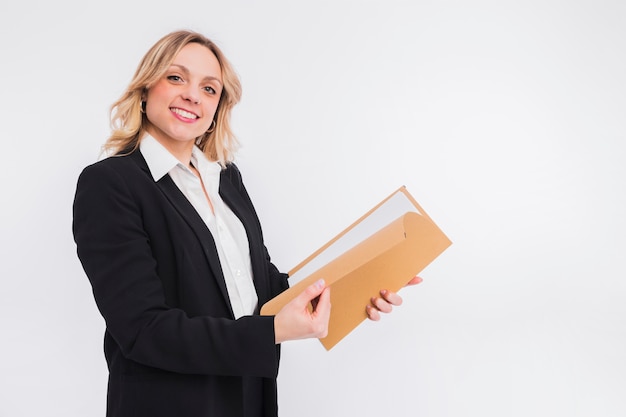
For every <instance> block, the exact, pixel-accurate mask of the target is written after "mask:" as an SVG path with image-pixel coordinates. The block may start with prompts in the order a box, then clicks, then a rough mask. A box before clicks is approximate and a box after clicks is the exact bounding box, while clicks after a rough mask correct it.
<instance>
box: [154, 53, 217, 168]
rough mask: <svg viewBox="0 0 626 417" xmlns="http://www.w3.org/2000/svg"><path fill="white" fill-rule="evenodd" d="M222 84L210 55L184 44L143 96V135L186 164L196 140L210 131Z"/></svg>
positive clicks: (215, 59) (214, 59)
mask: <svg viewBox="0 0 626 417" xmlns="http://www.w3.org/2000/svg"><path fill="white" fill-rule="evenodd" d="M222 85H223V82H222V71H221V67H220V63H219V61H218V60H217V58H216V57H215V55H214V54H213V52H211V51H210V50H209V49H208V48H207V47H205V46H203V45H200V44H198V43H189V44H187V45H186V46H184V47H183V48H182V49H181V51H180V52H179V53H178V55H176V58H174V61H173V62H172V64H171V65H170V67H169V69H168V70H167V71H166V72H165V74H164V75H163V77H161V79H159V80H158V81H157V82H156V83H155V84H154V85H153V86H152V87H151V88H150V89H148V91H147V93H146V95H145V97H144V99H145V101H146V118H147V119H148V123H147V125H146V130H147V132H148V133H149V134H150V135H152V136H153V137H154V138H155V139H156V140H157V141H159V142H160V143H161V144H162V145H163V146H164V147H165V148H167V149H168V150H169V151H170V152H171V153H172V154H173V155H174V156H176V157H177V158H178V159H179V160H186V161H188V160H189V157H190V156H191V150H192V148H193V145H194V143H195V140H196V138H197V137H199V136H201V135H202V134H203V133H204V132H206V131H207V130H208V129H209V128H211V125H212V122H213V116H214V115H215V111H216V109H217V105H218V104H219V100H220V95H221V93H222ZM183 162H185V161H183Z"/></svg>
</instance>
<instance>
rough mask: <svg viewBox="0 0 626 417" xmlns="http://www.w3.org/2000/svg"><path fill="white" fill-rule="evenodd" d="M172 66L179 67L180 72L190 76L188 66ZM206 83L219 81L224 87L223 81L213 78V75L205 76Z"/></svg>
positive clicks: (173, 65)
mask: <svg viewBox="0 0 626 417" xmlns="http://www.w3.org/2000/svg"><path fill="white" fill-rule="evenodd" d="M171 66H172V67H178V68H180V70H181V71H182V72H184V73H185V74H189V68H187V67H186V66H184V65H180V64H172V65H171ZM204 81H217V82H218V83H219V84H220V85H222V80H220V79H219V78H217V77H214V76H212V75H207V76H205V77H204Z"/></svg>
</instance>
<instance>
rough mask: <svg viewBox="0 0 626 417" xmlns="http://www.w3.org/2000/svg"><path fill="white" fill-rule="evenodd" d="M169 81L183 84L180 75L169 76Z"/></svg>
mask: <svg viewBox="0 0 626 417" xmlns="http://www.w3.org/2000/svg"><path fill="white" fill-rule="evenodd" d="M167 79H168V80H170V81H174V82H181V81H182V80H183V79H182V78H181V77H180V76H178V75H168V76H167Z"/></svg>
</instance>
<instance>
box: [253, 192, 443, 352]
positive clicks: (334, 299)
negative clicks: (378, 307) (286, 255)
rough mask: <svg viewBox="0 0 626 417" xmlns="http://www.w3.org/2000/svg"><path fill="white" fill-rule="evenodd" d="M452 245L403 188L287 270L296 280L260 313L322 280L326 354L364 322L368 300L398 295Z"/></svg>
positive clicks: (272, 310) (268, 312)
mask: <svg viewBox="0 0 626 417" xmlns="http://www.w3.org/2000/svg"><path fill="white" fill-rule="evenodd" d="M451 243H452V242H451V241H450V240H449V239H448V237H447V236H446V235H445V234H444V233H443V232H442V231H441V229H439V227H438V226H437V225H436V224H435V223H434V222H433V221H432V219H431V218H430V217H429V216H428V215H427V214H426V212H425V211H424V210H423V209H422V208H421V207H420V206H419V204H418V203H417V201H415V199H414V198H413V197H412V196H411V194H410V193H409V192H408V191H407V189H406V188H405V187H401V188H400V189H398V190H397V191H396V192H394V193H392V194H391V195H390V196H389V197H387V198H386V199H384V200H383V201H381V202H380V203H379V204H378V205H376V206H375V207H374V208H373V209H371V210H370V211H369V212H367V213H366V214H365V215H363V216H362V217H361V218H360V219H358V220H357V221H356V222H354V223H353V224H352V225H350V226H349V227H348V228H346V229H345V230H344V231H342V232H341V233H340V234H338V235H337V236H335V237H334V238H333V239H332V240H331V241H330V242H328V243H327V244H326V245H324V246H322V247H321V248H320V249H319V250H317V251H316V252H314V253H313V254H312V255H311V256H309V257H308V258H307V259H305V260H304V261H302V262H301V263H300V264H299V265H298V266H296V267H295V268H294V269H293V270H291V271H290V272H289V275H290V281H293V280H294V279H295V280H296V281H298V279H299V281H298V282H297V283H296V284H295V285H292V286H291V288H289V289H288V290H286V291H284V292H283V293H281V294H279V295H278V296H276V297H274V298H273V299H271V300H270V301H268V302H267V303H265V304H264V305H263V307H262V308H261V314H262V315H275V314H277V313H278V312H279V311H280V309H281V308H282V307H283V306H284V305H285V304H287V303H288V302H289V301H291V300H292V299H293V298H295V297H296V296H297V295H298V294H300V293H301V292H302V291H303V290H304V289H305V288H306V287H307V286H309V285H311V284H313V283H314V282H316V281H317V280H318V279H322V278H323V279H324V280H325V281H326V285H327V286H330V287H331V304H332V308H331V316H330V321H329V328H328V335H327V336H326V337H324V338H321V339H320V342H321V343H322V345H324V347H325V348H326V350H330V349H331V348H332V347H333V346H335V345H336V344H337V343H338V342H339V341H340V340H341V339H343V338H344V337H345V336H346V335H347V334H348V333H350V332H351V331H352V330H353V329H354V328H356V327H357V326H358V325H359V324H360V323H361V322H363V321H364V320H365V319H366V318H367V313H366V311H365V307H366V306H367V305H368V304H369V303H370V299H371V298H372V297H378V296H379V291H380V290H382V289H387V290H390V291H394V292H397V291H399V290H400V289H401V288H402V287H404V286H405V285H406V283H407V282H409V281H410V280H411V278H413V277H414V276H415V275H417V274H418V273H419V272H420V271H422V270H423V269H424V268H425V267H426V266H427V265H428V264H430V263H431V262H432V261H433V260H434V259H435V258H436V257H437V256H439V255H440V254H441V253H442V252H443V251H444V250H445V249H446V248H448V246H450V245H451Z"/></svg>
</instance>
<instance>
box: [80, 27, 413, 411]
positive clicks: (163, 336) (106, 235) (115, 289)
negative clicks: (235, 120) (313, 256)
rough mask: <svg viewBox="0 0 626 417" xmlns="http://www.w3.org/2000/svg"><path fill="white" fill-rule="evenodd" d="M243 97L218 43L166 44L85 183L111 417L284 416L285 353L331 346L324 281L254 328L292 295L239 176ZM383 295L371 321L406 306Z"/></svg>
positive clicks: (121, 106)
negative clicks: (298, 343) (300, 345)
mask: <svg viewBox="0 0 626 417" xmlns="http://www.w3.org/2000/svg"><path fill="white" fill-rule="evenodd" d="M240 95H241V87H240V83H239V80H238V78H237V76H236V75H235V72H234V71H233V68H232V67H231V65H230V63H229V62H228V60H227V59H226V58H225V57H224V55H223V54H222V52H221V51H220V50H219V48H218V47H217V46H216V45H215V44H214V43H213V42H211V41H210V40H209V39H207V38H205V37H204V36H202V35H200V34H198V33H194V32H189V31H179V32H174V33H171V34H168V35H166V36H165V37H163V38H162V39H161V40H159V41H158V42H157V43H156V44H155V45H154V46H153V47H152V48H151V49H150V50H149V51H148V52H147V54H146V55H145V56H144V58H143V60H142V61H141V63H140V65H139V67H138V69H137V71H136V73H135V75H134V77H133V79H132V81H131V83H130V85H129V86H128V88H127V90H126V92H125V93H124V94H123V95H122V97H121V98H120V99H119V100H118V101H117V102H115V103H114V104H113V106H112V116H113V117H112V121H113V126H114V128H113V132H112V135H111V137H110V138H109V139H108V141H107V143H106V144H105V149H106V150H107V151H108V152H109V153H111V154H113V156H111V157H109V158H106V159H104V160H102V161H100V162H97V163H95V164H93V165H91V166H88V167H87V168H85V170H84V171H83V172H82V173H81V175H80V178H79V180H78V185H77V190H76V196H75V201H74V223H73V231H74V237H75V240H76V244H77V249H78V256H79V258H80V260H81V262H82V264H83V267H84V269H85V272H86V274H87V276H88V277H89V280H90V282H91V285H92V287H93V293H94V297H95V300H96V303H97V305H98V308H99V310H100V312H101V313H102V315H103V317H104V319H105V322H106V333H105V343H104V349H105V356H106V360H107V364H108V367H109V385H108V397H107V416H110V417H113V416H115V417H121V416H124V417H125V416H141V417H143V416H152V417H156V416H174V415H175V416H179V417H183V416H194V417H202V416H246V417H248V416H276V415H277V403H276V376H277V373H278V362H279V355H280V343H281V342H284V341H287V340H295V339H303V338H318V337H324V336H325V335H326V333H327V328H328V318H329V314H330V308H331V307H330V289H329V288H325V285H324V282H323V281H320V282H318V283H316V284H315V285H312V286H311V287H309V288H307V289H306V290H305V291H304V292H303V293H302V294H300V296H299V297H297V298H296V299H294V300H293V301H292V302H291V303H289V304H288V305H286V306H285V307H284V308H283V309H282V310H281V311H280V312H279V313H278V314H277V315H276V316H272V317H263V316H260V315H258V311H259V308H260V306H262V305H263V304H264V303H265V302H266V301H268V300H269V299H271V298H273V297H274V296H276V295H277V294H278V293H280V292H281V291H284V290H285V289H286V288H287V287H288V284H287V276H286V275H285V274H282V273H280V272H279V271H278V270H277V268H276V267H275V266H274V265H273V264H272V263H271V261H270V257H269V255H268V253H267V250H266V248H265V246H264V243H263V236H262V232H261V226H260V224H259V220H258V218H257V216H256V213H255V210H254V207H253V205H252V203H251V201H250V198H249V197H248V194H247V192H246V189H245V187H244V185H243V182H242V179H241V175H240V173H239V171H238V169H237V167H236V166H235V165H234V164H233V163H232V160H233V156H234V151H235V148H236V144H237V143H236V140H235V137H234V135H233V133H232V131H231V127H230V112H231V110H232V108H233V106H234V105H235V104H236V103H237V102H238V101H239V98H240ZM412 282H417V281H415V280H414V281H412ZM381 294H382V296H381V297H380V298H376V299H373V300H372V305H370V306H368V307H367V309H368V314H369V316H370V318H371V319H374V320H377V319H378V318H379V312H381V311H382V312H388V311H390V310H391V306H392V305H398V304H400V302H401V299H400V297H399V296H398V295H397V294H395V293H391V292H381ZM311 301H313V302H314V304H315V306H316V307H315V309H314V310H313V311H310V310H309V309H308V308H307V306H308V305H309V304H310V303H311Z"/></svg>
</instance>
